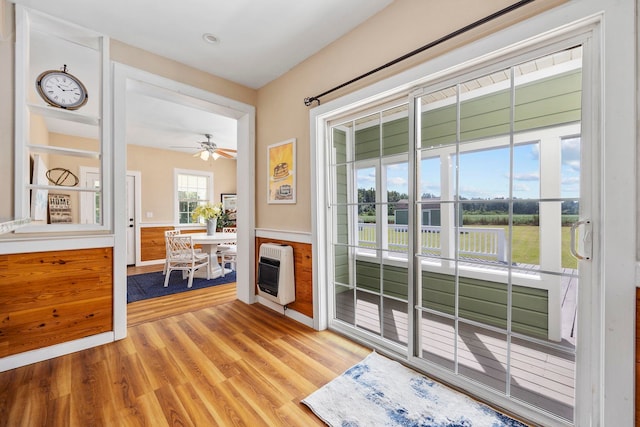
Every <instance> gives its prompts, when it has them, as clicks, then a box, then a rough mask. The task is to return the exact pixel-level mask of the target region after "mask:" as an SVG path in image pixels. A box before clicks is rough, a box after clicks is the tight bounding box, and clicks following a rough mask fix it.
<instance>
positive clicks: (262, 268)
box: [258, 243, 296, 305]
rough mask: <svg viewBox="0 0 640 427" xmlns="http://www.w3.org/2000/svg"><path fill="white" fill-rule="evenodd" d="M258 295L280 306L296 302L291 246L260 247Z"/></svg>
mask: <svg viewBox="0 0 640 427" xmlns="http://www.w3.org/2000/svg"><path fill="white" fill-rule="evenodd" d="M258 295H260V296H261V297H263V298H266V299H268V300H269V301H273V302H275V303H276V304H280V305H287V304H289V303H291V302H293V301H295V299H296V286H295V276H294V270H293V248H292V247H291V246H287V245H281V244H277V243H263V244H262V245H260V258H259V261H258Z"/></svg>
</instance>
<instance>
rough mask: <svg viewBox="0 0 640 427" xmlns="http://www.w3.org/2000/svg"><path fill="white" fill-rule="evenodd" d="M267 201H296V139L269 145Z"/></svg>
mask: <svg viewBox="0 0 640 427" xmlns="http://www.w3.org/2000/svg"><path fill="white" fill-rule="evenodd" d="M267 161H268V162H269V163H268V169H267V170H268V174H269V176H268V182H267V185H268V194H267V203H296V140H295V138H292V139H289V140H287V141H283V142H279V143H277V144H272V145H269V146H268V147H267Z"/></svg>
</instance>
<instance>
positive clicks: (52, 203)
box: [49, 193, 73, 224]
mask: <svg viewBox="0 0 640 427" xmlns="http://www.w3.org/2000/svg"><path fill="white" fill-rule="evenodd" d="M72 222H73V216H72V213H71V196H70V195H69V194H52V193H49V223H50V224H71V223H72Z"/></svg>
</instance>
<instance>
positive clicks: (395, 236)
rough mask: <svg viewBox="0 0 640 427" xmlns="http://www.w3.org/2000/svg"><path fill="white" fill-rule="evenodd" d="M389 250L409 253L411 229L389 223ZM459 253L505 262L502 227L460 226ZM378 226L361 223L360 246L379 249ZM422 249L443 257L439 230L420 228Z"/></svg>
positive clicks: (423, 251) (424, 251)
mask: <svg viewBox="0 0 640 427" xmlns="http://www.w3.org/2000/svg"><path fill="white" fill-rule="evenodd" d="M387 230H388V236H387V242H388V248H389V250H392V251H400V252H406V251H407V248H408V247H409V229H408V226H406V225H396V224H389V225H388V226H387ZM458 230H459V233H460V236H459V237H460V238H459V239H458V247H459V253H460V254H461V255H466V256H470V257H483V258H491V259H495V260H496V261H506V260H507V257H506V250H505V247H506V244H505V235H504V229H503V228H480V227H478V228H476V227H461V228H459V229H458ZM376 241H377V240H376V224H365V223H359V224H358V245H359V246H362V247H366V248H375V247H376ZM420 248H421V251H420V252H421V253H422V254H431V255H440V250H441V246H440V227H437V226H432V225H423V226H422V227H421V229H420Z"/></svg>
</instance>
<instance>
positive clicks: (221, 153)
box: [216, 150, 236, 159]
mask: <svg viewBox="0 0 640 427" xmlns="http://www.w3.org/2000/svg"><path fill="white" fill-rule="evenodd" d="M216 154H219V155H220V157H224V158H226V159H235V158H236V156H234V155H233V154H229V153H225V152H224V151H220V150H216Z"/></svg>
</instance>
